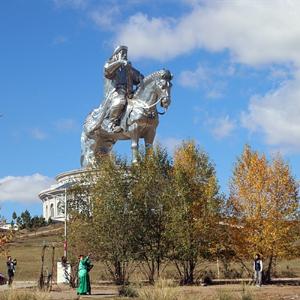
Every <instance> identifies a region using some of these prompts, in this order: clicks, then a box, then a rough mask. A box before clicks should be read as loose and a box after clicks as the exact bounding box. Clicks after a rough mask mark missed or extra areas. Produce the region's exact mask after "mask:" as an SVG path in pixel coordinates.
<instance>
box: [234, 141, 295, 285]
mask: <svg viewBox="0 0 300 300" xmlns="http://www.w3.org/2000/svg"><path fill="white" fill-rule="evenodd" d="M229 207H230V217H231V218H230V220H231V222H232V225H234V226H231V233H232V234H231V238H232V247H233V248H234V250H235V252H236V254H237V256H238V257H239V258H240V259H242V260H247V259H250V258H253V256H254V254H256V253H259V254H261V255H262V256H263V259H264V262H265V264H264V270H265V280H266V281H270V280H271V274H272V268H273V266H274V264H275V263H276V260H277V259H278V258H290V257H292V256H293V255H295V253H296V251H297V250H298V249H297V247H296V244H295V241H296V240H297V239H298V238H299V236H298V234H297V228H299V227H298V217H299V198H298V184H297V182H296V180H295V179H294V177H293V175H292V173H291V170H290V167H289V166H288V164H287V163H285V162H284V161H283V159H282V158H281V157H280V156H279V155H278V156H276V157H275V158H273V159H272V160H271V161H268V160H267V158H266V156H265V155H264V154H259V153H258V152H257V151H253V150H252V149H251V148H250V147H249V146H248V145H246V146H245V148H244V151H243V153H242V155H241V157H239V158H238V160H237V163H236V165H235V169H234V172H233V176H232V179H231V183H230V197H229Z"/></svg>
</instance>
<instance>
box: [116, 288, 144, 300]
mask: <svg viewBox="0 0 300 300" xmlns="http://www.w3.org/2000/svg"><path fill="white" fill-rule="evenodd" d="M138 295H139V294H138V292H137V291H136V290H135V289H134V288H133V287H132V286H131V285H122V286H121V287H120V288H119V296H122V297H130V298H134V297H138Z"/></svg>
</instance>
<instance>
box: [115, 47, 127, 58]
mask: <svg viewBox="0 0 300 300" xmlns="http://www.w3.org/2000/svg"><path fill="white" fill-rule="evenodd" d="M127 52H128V48H127V46H118V47H117V48H116V49H115V50H114V52H113V54H112V58H113V59H116V60H119V59H123V60H127Z"/></svg>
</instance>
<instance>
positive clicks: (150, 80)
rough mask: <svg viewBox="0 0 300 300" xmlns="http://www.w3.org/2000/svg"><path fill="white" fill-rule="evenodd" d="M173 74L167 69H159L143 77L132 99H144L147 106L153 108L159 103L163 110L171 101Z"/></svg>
mask: <svg viewBox="0 0 300 300" xmlns="http://www.w3.org/2000/svg"><path fill="white" fill-rule="evenodd" d="M172 78H173V76H172V74H171V72H170V71H169V70H165V69H163V70H160V71H157V72H155V73H152V74H151V75H149V76H147V77H145V78H144V80H143V82H142V84H141V85H140V87H139V88H138V89H137V91H136V92H135V95H134V99H138V100H139V101H144V102H145V103H147V106H146V107H148V108H153V109H154V108H155V107H156V104H158V103H160V105H161V107H163V108H164V109H165V110H166V109H167V108H168V106H169V105H170V103H171V87H172V83H171V80H172Z"/></svg>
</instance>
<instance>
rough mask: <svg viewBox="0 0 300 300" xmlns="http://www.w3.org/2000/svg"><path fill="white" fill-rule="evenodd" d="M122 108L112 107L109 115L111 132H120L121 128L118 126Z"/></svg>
mask: <svg viewBox="0 0 300 300" xmlns="http://www.w3.org/2000/svg"><path fill="white" fill-rule="evenodd" d="M122 110H123V106H121V105H119V106H113V107H112V108H111V111H110V115H109V124H108V126H109V128H110V129H111V131H112V132H120V131H122V128H121V126H120V125H119V117H120V115H121V113H122Z"/></svg>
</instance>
